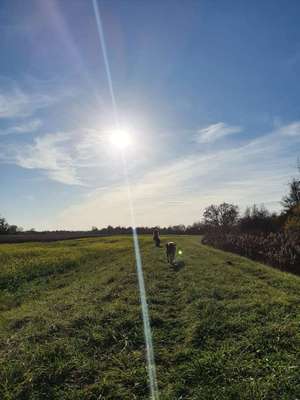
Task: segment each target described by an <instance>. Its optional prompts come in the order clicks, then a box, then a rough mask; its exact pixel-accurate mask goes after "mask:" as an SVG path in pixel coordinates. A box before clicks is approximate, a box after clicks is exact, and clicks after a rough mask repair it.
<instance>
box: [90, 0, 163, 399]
mask: <svg viewBox="0 0 300 400" xmlns="http://www.w3.org/2000/svg"><path fill="white" fill-rule="evenodd" d="M93 7H94V12H95V18H96V22H97V28H98V33H99V40H100V44H101V49H102V53H103V59H104V64H105V70H106V75H107V81H108V86H109V90H110V95H111V100H112V106H113V111H114V117H115V125H116V131H115V133H114V134H113V135H112V137H111V139H112V142H113V143H114V144H116V145H117V146H118V147H119V148H120V150H121V153H122V159H123V167H124V178H125V182H126V186H127V196H128V206H129V209H130V216H131V225H132V237H133V245H134V253H135V259H136V270H137V276H138V286H139V293H140V302H141V308H142V317H143V327H144V337H145V342H146V356H147V369H148V378H149V388H150V398H151V400H158V399H159V391H158V385H157V377H156V366H155V359H154V349H153V340H152V332H151V325H150V318H149V310H148V304H147V296H146V289H145V282H144V274H143V266H142V258H141V252H140V246H139V241H138V235H137V231H136V225H135V217H134V208H133V201H132V195H131V189H130V182H129V177H128V172H127V163H126V159H125V155H124V149H125V147H127V146H128V145H129V144H130V141H131V138H130V136H129V135H128V133H126V132H125V131H122V130H121V129H120V128H119V118H118V109H117V102H116V97H115V93H114V88H113V83H112V77H111V71H110V66H109V60H108V56H107V51H106V44H105V37H104V32H103V27H102V22H101V16H100V10H99V7H98V3H97V0H93Z"/></svg>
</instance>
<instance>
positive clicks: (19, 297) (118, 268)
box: [0, 236, 300, 400]
mask: <svg viewBox="0 0 300 400" xmlns="http://www.w3.org/2000/svg"><path fill="white" fill-rule="evenodd" d="M165 240H166V239H165ZM172 240H176V242H177V245H178V247H179V248H181V249H182V250H183V255H182V256H181V257H182V259H183V260H184V262H185V266H184V267H183V268H180V269H178V270H176V269H174V268H172V267H170V266H169V265H168V264H167V263H166V261H165V254H164V249H162V248H161V249H158V248H155V247H154V246H153V243H152V240H151V238H150V237H149V236H148V237H147V236H145V237H142V238H141V239H140V244H141V251H142V260H143V267H144V272H145V283H146V289H147V295H148V303H149V311H150V316H151V326H152V330H153V340H154V351H155V358H156V363H157V374H158V384H159V388H160V394H161V396H160V399H161V400H183V399H191V400H192V399H193V400H194V399H195V400H196V399H199V400H202V399H218V400H219V399H232V400H236V399H245V400H246V399H247V400H250V399H270V400H274V399H283V400H287V399H288V400H296V399H299V398H300V380H299V349H300V335H299V333H300V326H299V322H300V311H299V308H300V307H299V305H300V302H299V294H300V278H299V277H296V276H293V275H290V274H287V273H282V272H280V271H277V270H274V269H272V268H270V267H266V266H263V265H261V264H258V263H255V262H252V261H249V260H247V259H245V258H242V257H239V256H236V255H233V254H229V253H224V252H222V251H218V250H215V249H213V248H209V247H206V246H203V245H201V244H200V240H199V238H196V237H184V236H177V237H176V239H175V238H174V236H173V237H172ZM0 265H1V267H0V399H1V400H2V399H3V400H21V399H22V400H26V399H32V400H33V399H34V400H36V399H55V400H56V399H57V400H58V399H59V400H67V399H68V400H71V399H72V400H73V399H74V400H75V399H76V400H79V399H80V400H81V399H87V400H96V399H98V400H99V399H100V400H103V399H105V400H108V399H114V400H117V399H120V400H121V399H122V400H127V399H128V400H133V399H148V398H149V391H148V385H147V373H146V369H145V346H144V336H143V329H142V326H143V325H142V320H141V314H140V313H141V310H140V304H139V294H138V289H137V277H136V273H135V263H134V254H133V248H132V240H131V238H130V237H107V238H101V239H94V238H93V239H80V240H73V241H65V242H55V243H47V244H46V243H44V244H38V243H28V244H17V245H0Z"/></svg>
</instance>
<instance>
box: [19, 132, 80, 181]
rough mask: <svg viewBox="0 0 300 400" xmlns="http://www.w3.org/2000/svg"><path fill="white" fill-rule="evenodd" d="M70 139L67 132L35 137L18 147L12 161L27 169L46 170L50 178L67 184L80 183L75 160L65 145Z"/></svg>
mask: <svg viewBox="0 0 300 400" xmlns="http://www.w3.org/2000/svg"><path fill="white" fill-rule="evenodd" d="M68 139H69V136H68V134H66V133H56V134H46V135H44V136H41V137H37V138H35V139H34V143H33V144H30V145H25V146H23V147H22V148H20V147H19V148H17V149H16V152H15V154H14V156H13V159H12V161H13V162H14V163H15V164H16V165H18V166H20V167H22V168H26V169H38V170H43V171H45V172H46V174H47V176H48V178H50V179H53V180H55V181H58V182H61V183H64V184H67V185H80V184H82V182H81V181H80V179H79V178H78V176H77V173H76V168H75V166H74V165H73V160H72V157H71V155H70V154H69V152H68V149H67V148H66V147H65V144H66V141H67V140H68Z"/></svg>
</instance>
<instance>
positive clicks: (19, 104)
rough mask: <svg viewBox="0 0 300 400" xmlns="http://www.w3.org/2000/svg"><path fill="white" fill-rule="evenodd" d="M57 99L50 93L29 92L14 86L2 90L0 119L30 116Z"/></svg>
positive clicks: (0, 94)
mask: <svg viewBox="0 0 300 400" xmlns="http://www.w3.org/2000/svg"><path fill="white" fill-rule="evenodd" d="M56 101H57V97H56V96H52V95H51V94H48V93H29V92H25V91H24V90H22V89H20V88H18V87H14V88H12V89H10V90H6V91H4V90H1V91H0V119H1V118H19V117H30V116H32V115H33V114H34V113H35V112H36V111H37V110H39V109H41V108H45V107H49V106H50V105H52V104H54V103H55V102H56Z"/></svg>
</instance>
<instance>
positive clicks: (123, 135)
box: [110, 129, 132, 150]
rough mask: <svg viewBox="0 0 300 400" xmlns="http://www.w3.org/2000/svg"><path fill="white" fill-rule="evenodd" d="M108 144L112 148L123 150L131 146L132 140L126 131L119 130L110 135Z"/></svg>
mask: <svg viewBox="0 0 300 400" xmlns="http://www.w3.org/2000/svg"><path fill="white" fill-rule="evenodd" d="M110 142H111V144H112V145H113V146H115V147H118V148H119V149H120V150H124V149H126V148H127V147H128V146H130V145H131V144H132V138H131V136H130V134H129V133H128V132H127V131H125V130H121V129H120V130H117V131H114V132H112V133H111V135H110Z"/></svg>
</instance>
